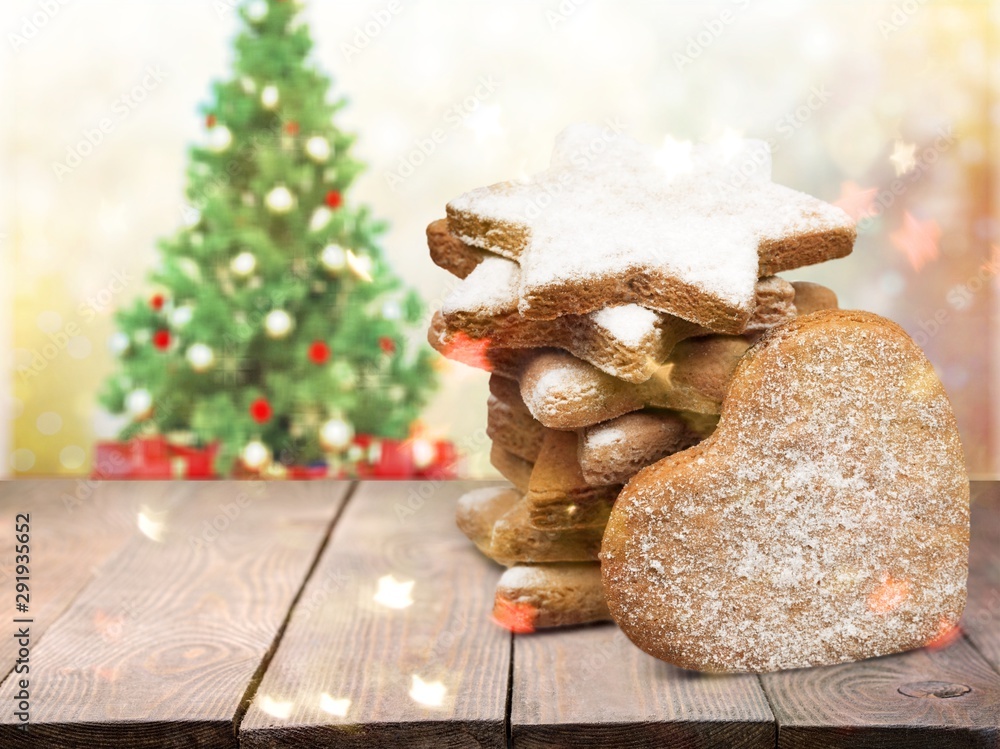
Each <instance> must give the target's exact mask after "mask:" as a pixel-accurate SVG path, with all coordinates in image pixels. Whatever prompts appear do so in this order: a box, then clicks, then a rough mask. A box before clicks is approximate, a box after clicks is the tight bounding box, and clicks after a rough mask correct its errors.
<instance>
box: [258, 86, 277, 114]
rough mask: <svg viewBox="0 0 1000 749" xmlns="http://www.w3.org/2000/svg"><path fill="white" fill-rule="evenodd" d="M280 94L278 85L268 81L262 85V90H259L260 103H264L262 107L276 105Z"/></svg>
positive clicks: (272, 107)
mask: <svg viewBox="0 0 1000 749" xmlns="http://www.w3.org/2000/svg"><path fill="white" fill-rule="evenodd" d="M280 98H281V96H280V95H279V94H278V87H277V86H275V85H274V84H273V83H269V84H268V85H266V86H264V88H263V90H262V91H261V92H260V103H261V104H263V105H264V109H274V108H275V107H277V106H278V101H279V99H280Z"/></svg>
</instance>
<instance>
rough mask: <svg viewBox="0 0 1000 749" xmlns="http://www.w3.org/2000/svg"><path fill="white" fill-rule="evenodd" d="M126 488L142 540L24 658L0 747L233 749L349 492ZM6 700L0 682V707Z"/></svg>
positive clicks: (221, 486)
mask: <svg viewBox="0 0 1000 749" xmlns="http://www.w3.org/2000/svg"><path fill="white" fill-rule="evenodd" d="M131 486H132V487H133V491H135V492H137V493H141V494H142V495H143V502H144V504H145V505H146V511H145V512H144V515H143V517H144V520H143V521H142V523H140V525H141V527H142V528H143V529H144V530H145V535H142V534H137V535H136V536H135V537H133V538H132V540H130V541H129V542H128V543H127V544H126V545H125V546H124V547H122V549H121V550H120V552H119V553H118V554H116V555H115V556H114V557H113V558H112V559H110V560H109V561H108V563H107V564H106V565H104V567H103V569H102V573H101V574H100V575H99V576H98V577H96V578H95V579H94V580H93V582H91V583H90V584H89V585H88V586H87V587H86V588H85V589H84V590H83V591H82V592H81V593H80V595H79V596H78V597H77V599H76V601H75V602H74V603H73V605H72V606H71V607H70V609H69V610H68V611H67V612H66V613H65V614H64V615H63V616H62V617H61V618H60V619H59V621H58V622H57V623H56V624H55V625H53V626H52V628H51V629H50V630H49V632H48V633H47V634H46V636H45V638H44V639H43V640H41V641H40V642H38V643H36V644H35V647H34V649H33V650H32V653H31V694H32V703H31V718H32V719H31V726H30V731H29V732H28V733H27V734H25V733H22V732H20V731H18V730H17V728H16V725H15V724H14V718H13V716H12V715H11V712H12V711H4V712H3V713H0V746H3V747H22V746H23V747H45V748H46V749H49V748H53V749H61V748H64V747H65V748H67V749H68V748H69V747H112V746H114V747H118V746H129V747H134V748H136V749H153V748H154V747H180V746H184V747H189V746H190V747H234V746H236V739H235V735H234V730H233V721H234V717H235V716H236V714H237V711H238V710H239V708H240V706H241V701H242V700H243V698H244V695H245V693H246V692H247V689H248V686H249V684H250V682H251V680H252V678H253V676H254V674H255V672H256V670H257V669H258V667H259V666H260V665H261V663H262V661H263V660H264V659H265V657H266V655H267V654H268V651H269V649H270V648H271V647H272V644H273V642H274V640H275V637H276V635H277V633H278V631H279V629H280V627H281V626H282V624H283V623H284V621H285V616H286V613H287V611H288V609H289V606H290V605H291V603H292V600H293V599H294V597H295V596H296V594H297V593H298V592H299V590H300V589H301V585H302V582H303V580H304V578H305V577H306V575H307V573H308V571H309V570H310V568H311V565H312V563H313V562H314V560H315V558H316V555H317V553H318V550H319V548H320V546H321V544H322V543H323V541H324V539H325V538H326V536H327V533H328V530H329V526H330V523H331V521H332V519H333V518H334V516H335V513H336V511H337V510H338V508H339V506H340V505H341V503H342V501H343V497H344V495H345V493H346V490H347V486H348V485H346V484H329V483H309V484H292V483H289V484H267V483H264V482H246V483H236V482H232V483H221V482H220V483H214V482H213V483H197V484H196V483H187V484H181V483H174V484H170V485H169V488H168V490H167V491H166V492H165V493H163V494H162V495H161V496H157V495H156V492H155V488H154V487H152V486H151V485H149V484H145V483H142V484H133V485H131ZM137 521H138V517H134V518H133V519H132V522H133V523H136V522H137ZM15 692H16V684H15V683H14V680H13V679H8V680H7V681H6V682H5V683H4V684H3V686H2V687H0V700H2V701H3V702H2V704H5V705H11V704H13V695H14V693H15Z"/></svg>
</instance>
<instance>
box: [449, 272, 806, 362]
mask: <svg viewBox="0 0 1000 749" xmlns="http://www.w3.org/2000/svg"><path fill="white" fill-rule="evenodd" d="M519 277H520V268H519V267H518V265H517V263H514V262H512V261H510V260H506V259H504V258H501V257H488V258H487V259H486V260H484V261H483V262H482V263H481V264H480V265H479V266H478V267H477V268H476V269H475V270H474V271H473V272H472V273H471V274H470V275H469V277H468V278H466V279H465V280H464V281H463V282H462V283H461V284H459V286H458V287H457V288H455V289H454V290H453V291H452V292H451V293H450V294H449V295H448V297H447V298H446V299H445V300H444V304H443V306H442V308H441V316H442V320H441V321H440V322H434V323H433V325H434V326H435V327H436V328H437V329H438V330H439V331H440V335H442V337H443V339H444V340H443V343H444V344H445V345H448V342H449V341H451V340H453V339H454V338H455V337H456V336H459V337H461V336H467V337H468V339H471V340H470V341H466V340H465V338H464V337H463V338H461V340H462V345H475V344H474V343H473V342H474V341H478V340H483V341H484V343H483V344H482V345H483V347H484V348H485V349H487V350H488V349H490V348H493V347H500V348H537V347H546V346H552V347H555V348H561V349H563V350H564V351H568V352H570V353H571V354H573V355H574V356H576V357H578V358H579V359H582V360H584V361H586V362H589V363H591V364H593V365H594V366H595V367H597V368H598V369H600V370H601V371H602V372H607V373H608V374H610V375H613V376H614V377H618V378H620V379H623V380H625V381H627V382H644V381H646V380H648V379H649V378H650V377H651V376H652V375H653V373H654V372H655V371H656V369H657V368H658V367H659V366H660V365H661V364H662V363H663V362H664V360H665V359H666V358H667V356H668V355H669V353H670V351H671V350H672V349H673V347H674V346H675V345H676V344H677V342H678V341H681V340H684V339H685V338H690V337H692V336H696V335H707V334H709V333H710V332H711V331H709V330H706V329H705V328H703V327H701V326H700V325H695V324H694V323H690V322H687V321H686V320H682V319H681V318H679V317H674V316H673V315H665V314H662V313H657V312H653V311H651V310H648V309H644V308H643V307H640V306H638V305H636V304H626V305H619V306H615V307H606V308H604V309H601V310H598V311H596V312H591V313H589V314H586V315H563V316H561V317H558V318H556V319H554V320H531V319H528V318H525V317H523V316H522V315H521V314H520V313H519V312H518V311H517V288H518V279H519ZM755 294H756V296H755V309H754V313H753V315H752V316H751V318H750V321H749V323H748V325H747V329H748V330H763V329H765V328H767V327H772V326H774V325H778V324H780V323H782V322H786V321H787V320H790V319H792V318H793V317H794V316H795V305H794V303H793V299H794V297H795V289H794V288H793V287H792V285H791V284H790V283H788V282H787V281H785V280H783V279H780V278H778V277H776V276H771V277H768V278H764V279H761V280H760V281H758V282H757V285H756V287H755Z"/></svg>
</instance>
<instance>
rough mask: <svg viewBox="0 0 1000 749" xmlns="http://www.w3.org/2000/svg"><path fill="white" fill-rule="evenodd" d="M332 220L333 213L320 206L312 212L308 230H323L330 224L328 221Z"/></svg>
mask: <svg viewBox="0 0 1000 749" xmlns="http://www.w3.org/2000/svg"><path fill="white" fill-rule="evenodd" d="M332 218H333V211H331V210H330V209H329V208H327V207H326V206H325V205H321V206H320V207H319V208H317V209H316V210H315V211H313V215H312V218H311V219H310V220H309V230H310V231H320V230H321V229H323V228H325V227H326V225H327V224H329V223H330V219H332Z"/></svg>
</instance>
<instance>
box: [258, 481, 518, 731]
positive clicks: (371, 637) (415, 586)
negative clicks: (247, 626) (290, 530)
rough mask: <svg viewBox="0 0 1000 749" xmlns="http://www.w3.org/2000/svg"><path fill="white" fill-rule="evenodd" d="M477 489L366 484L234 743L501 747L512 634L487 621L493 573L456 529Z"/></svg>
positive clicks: (347, 512)
mask: <svg viewBox="0 0 1000 749" xmlns="http://www.w3.org/2000/svg"><path fill="white" fill-rule="evenodd" d="M484 485H485V484H482V483H472V482H465V483H455V482H452V483H445V484H442V483H436V482H423V483H412V482H411V483H404V482H398V483H396V482H393V483H389V482H386V483H365V484H362V485H361V487H360V488H359V490H358V491H357V492H356V493H355V495H354V496H353V497H352V498H351V501H350V502H349V504H348V506H347V509H346V510H345V511H344V515H343V517H342V518H341V519H340V521H339V522H338V524H337V528H336V529H335V531H334V535H333V537H332V538H331V540H330V543H329V545H328V546H327V549H326V551H325V552H324V554H323V557H322V559H321V560H320V562H319V565H318V566H317V568H316V571H315V573H314V574H313V576H312V578H311V579H310V582H309V584H308V585H307V586H306V588H305V590H304V591H303V595H302V598H301V599H300V601H299V604H298V606H297V607H296V609H295V611H293V613H292V618H291V621H290V623H289V626H288V629H287V631H286V633H285V636H284V637H283V638H282V641H281V645H280V646H279V648H278V651H277V653H276V654H275V656H274V659H273V660H272V661H271V664H270V666H269V667H268V670H267V673H266V674H265V675H264V678H263V680H262V682H261V684H260V687H259V689H258V690H257V693H256V695H255V696H254V699H253V703H252V704H251V706H250V709H249V711H248V712H247V715H246V717H245V719H244V720H243V722H242V724H241V725H240V730H239V735H240V743H241V746H243V747H251V748H259V749H263V748H264V747H267V748H268V749H276V748H278V747H310V749H311V748H313V747H404V746H405V747H435V748H438V747H447V748H452V747H454V748H457V747H496V748H497V749H499V748H500V747H503V746H505V736H504V717H505V712H506V697H507V682H508V674H509V659H510V634H509V633H508V632H507V631H505V630H503V629H501V628H499V627H497V626H496V625H494V624H493V623H492V622H491V620H490V612H491V609H492V604H493V590H494V586H495V585H496V580H497V578H498V577H499V575H500V568H499V567H497V566H495V565H493V564H492V563H491V562H489V561H488V560H486V559H485V558H483V557H482V555H481V554H479V553H478V551H476V549H475V547H474V546H473V545H472V544H471V543H470V542H469V541H468V540H467V539H466V538H465V537H464V536H463V535H462V534H461V533H460V532H459V531H458V530H457V528H456V527H455V502H456V500H457V499H458V497H459V496H460V495H461V494H462V493H463V492H465V491H468V490H469V489H472V488H478V487H482V486H484ZM388 576H391V579H390V578H389V577H388ZM380 580H381V581H382V582H380ZM394 583H398V585H396V584H394ZM411 597H412V604H410V603H409V601H410V599H411ZM376 599H378V600H376ZM380 602H381V603H380ZM386 604H389V605H386ZM393 604H394V605H396V606H399V608H393V607H392V605H393Z"/></svg>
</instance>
